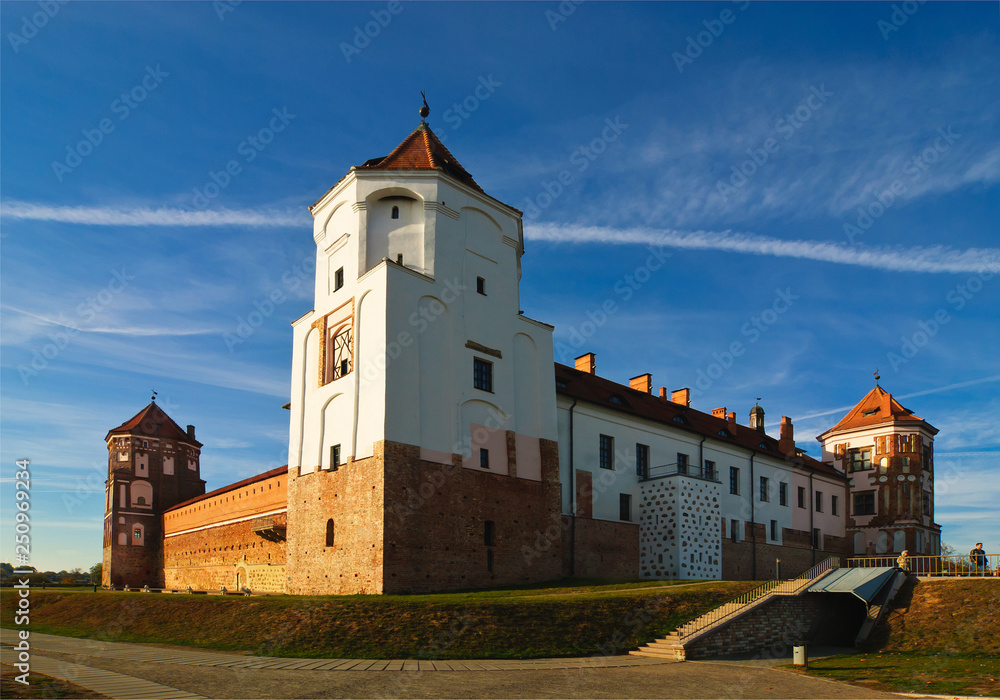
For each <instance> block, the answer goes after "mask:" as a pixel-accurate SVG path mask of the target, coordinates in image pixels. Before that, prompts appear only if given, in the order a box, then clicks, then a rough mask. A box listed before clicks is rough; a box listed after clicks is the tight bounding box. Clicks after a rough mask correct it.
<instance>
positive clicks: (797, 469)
mask: <svg viewBox="0 0 1000 700" xmlns="http://www.w3.org/2000/svg"><path fill="white" fill-rule="evenodd" d="M422 116H426V115H424V114H422ZM310 211H311V213H312V215H313V220H314V226H313V239H314V240H315V242H316V280H315V305H314V309H313V310H312V311H310V312H308V313H307V314H305V315H304V316H302V317H301V318H299V319H297V320H295V321H293V322H292V326H293V351H292V372H291V385H290V403H289V404H288V405H287V408H289V409H290V422H289V423H290V424H289V440H288V465H287V466H285V467H281V468H279V469H274V470H271V471H268V472H264V473H262V474H258V475H256V476H253V477H251V478H249V479H245V480H243V481H240V482H238V483H234V484H230V485H228V486H224V487H222V488H220V489H216V490H215V491H212V492H210V493H205V481H204V480H203V479H202V478H201V465H200V448H201V443H199V442H198V441H197V440H196V439H195V432H194V427H193V426H187V429H186V430H184V429H182V428H181V427H180V426H179V425H178V424H176V423H175V422H174V421H173V420H172V419H171V418H170V417H169V416H167V415H166V413H164V411H163V410H162V409H161V408H160V407H159V406H158V405H157V404H156V403H155V401H154V402H152V403H150V404H149V405H148V406H146V407H145V408H143V409H142V410H141V411H140V412H139V413H138V414H136V415H135V416H134V417H132V418H131V419H130V420H128V421H126V422H125V423H123V424H122V425H120V426H118V427H117V428H114V429H112V430H111V431H109V432H108V435H107V437H106V442H107V446H108V459H109V462H108V480H107V482H106V483H107V494H106V502H105V520H104V559H103V561H104V566H103V584H104V585H105V586H110V585H115V586H122V585H130V586H143V585H149V586H151V587H155V588H168V589H179V590H184V589H186V587H187V586H191V587H192V588H193V589H201V590H212V589H215V590H217V589H219V587H220V586H226V587H227V588H230V589H232V588H237V589H241V588H249V589H251V590H253V591H261V592H285V593H291V594H333V593H336V594H346V593H410V592H426V591H441V590H458V589H468V588H480V587H487V586H506V585H514V584H525V583H532V582H539V581H547V580H554V579H559V578H561V577H564V576H588V577H589V576H594V577H607V578H629V579H639V578H650V579H675V578H684V579H719V578H726V579H747V578H753V579H759V578H771V577H772V575H773V572H774V571H775V566H776V563H775V561H776V560H778V559H780V560H781V567H782V568H781V572H780V573H781V575H782V576H791V575H795V574H797V573H799V572H801V571H803V570H805V569H806V568H808V567H809V566H811V565H812V564H814V563H816V562H818V561H819V560H821V559H822V558H824V557H826V556H829V555H831V554H837V555H842V554H851V553H855V554H862V555H863V554H866V553H888V552H899V551H901V550H902V549H908V550H909V551H910V553H911V554H916V553H926V554H933V553H937V552H938V551H939V547H940V527H939V526H938V525H936V524H935V523H934V521H933V492H934V489H933V439H934V435H935V433H936V432H937V431H936V430H935V429H934V428H933V427H932V426H930V425H929V424H928V423H927V422H925V421H924V420H922V419H920V418H918V417H916V416H914V415H913V414H912V413H911V412H909V411H908V410H907V409H905V408H903V407H902V406H901V405H900V404H899V403H898V402H897V401H896V400H894V399H893V398H892V397H891V395H889V394H888V393H887V392H885V391H884V390H883V389H882V388H881V387H879V386H877V385H876V387H875V389H873V390H872V391H871V392H870V393H869V394H868V395H867V396H865V397H864V398H863V399H862V400H861V401H860V402H859V403H858V405H857V406H856V407H855V408H854V409H852V410H851V411H850V412H849V413H848V414H847V415H846V416H845V417H844V419H843V420H841V421H840V422H839V423H838V424H837V425H835V426H834V427H833V428H831V429H830V430H828V431H827V432H825V433H823V434H822V435H820V436H819V438H818V439H819V441H820V442H821V443H822V461H820V460H816V459H813V458H811V457H809V456H808V455H806V454H805V453H804V451H803V450H801V449H798V448H797V447H796V446H795V439H794V429H793V425H792V422H791V420H790V419H788V418H787V417H783V418H782V419H781V427H780V437H779V438H778V439H775V438H773V437H771V436H769V435H767V434H766V433H765V432H764V410H763V408H762V407H761V406H759V405H756V406H754V407H753V409H752V410H751V411H750V415H749V424H748V425H744V424H739V423H738V422H737V419H736V413H735V412H733V411H728V410H727V409H726V408H725V407H722V408H716V409H714V410H712V411H711V412H709V413H705V412H702V411H698V410H696V409H694V408H693V407H692V406H691V405H690V404H691V402H690V391H689V390H687V389H680V390H676V391H673V392H670V393H669V395H668V392H667V390H666V389H664V388H660V389H659V391H658V392H657V393H654V391H653V382H652V377H651V375H649V374H640V375H638V376H636V377H634V378H632V379H631V380H630V381H629V383H628V385H627V386H626V385H623V384H619V383H616V382H613V381H611V380H608V379H605V378H602V377H600V376H599V375H598V374H597V371H596V357H595V356H594V355H593V354H591V353H587V354H584V355H581V356H580V357H579V358H577V360H576V362H575V366H573V367H569V366H566V365H562V364H558V363H555V362H554V358H553V342H552V330H553V328H552V326H549V325H546V324H545V323H542V322H540V321H536V320H533V319H531V318H528V317H527V316H525V315H524V314H523V312H522V311H521V310H520V302H519V280H520V276H521V265H520V261H521V255H522V254H523V252H524V241H523V233H522V222H521V212H519V211H518V210H517V209H514V208H513V207H510V206H508V205H506V204H504V203H503V202H500V201H498V200H496V199H494V198H493V197H491V196H490V195H488V194H487V193H486V192H484V191H483V189H482V188H481V187H480V186H479V185H478V183H476V181H475V180H474V179H473V177H472V176H471V175H470V174H469V173H468V172H467V171H466V170H465V169H464V168H463V167H462V166H461V165H460V164H459V163H458V161H457V160H456V159H455V157H454V156H453V155H452V154H451V153H450V152H449V151H448V149H446V148H445V147H444V145H443V144H442V143H441V141H440V140H439V139H438V138H437V137H436V136H435V134H434V133H433V131H432V130H431V129H430V127H429V126H428V125H427V124H426V123H425V122H423V121H421V123H420V126H419V127H418V128H417V129H416V130H415V131H413V133H411V134H410V135H409V136H408V137H407V138H406V139H405V140H404V141H403V142H402V143H400V144H399V145H398V146H397V147H396V148H395V149H394V150H393V151H392V152H391V153H390V154H389V155H387V156H384V157H381V158H374V159H372V160H369V161H367V162H365V163H364V164H362V165H359V166H355V167H352V168H351V169H350V171H349V172H348V173H347V174H346V175H345V176H344V177H343V178H342V179H341V180H340V181H339V182H338V183H337V184H335V185H334V186H333V187H332V188H331V189H330V190H329V191H328V192H326V194H324V195H323V196H322V197H321V198H320V199H319V201H317V202H316V203H315V204H314V205H313V206H312V207H310Z"/></svg>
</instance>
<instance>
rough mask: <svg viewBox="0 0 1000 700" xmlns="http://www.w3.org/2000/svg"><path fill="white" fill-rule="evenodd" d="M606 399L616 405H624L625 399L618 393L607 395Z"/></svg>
mask: <svg viewBox="0 0 1000 700" xmlns="http://www.w3.org/2000/svg"><path fill="white" fill-rule="evenodd" d="M608 401H610V402H611V403H613V404H615V405H616V406H624V405H625V399H623V398H622V397H621V396H620V395H618V394H612V395H611V396H609V397H608Z"/></svg>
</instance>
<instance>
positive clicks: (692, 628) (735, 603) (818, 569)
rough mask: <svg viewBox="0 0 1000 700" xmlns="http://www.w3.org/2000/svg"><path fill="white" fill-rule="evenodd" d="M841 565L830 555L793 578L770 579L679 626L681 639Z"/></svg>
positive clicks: (791, 591) (788, 592)
mask: <svg viewBox="0 0 1000 700" xmlns="http://www.w3.org/2000/svg"><path fill="white" fill-rule="evenodd" d="M839 566H840V557H828V558H827V559H824V560H823V561H821V562H820V563H819V564H817V565H816V566H814V567H812V568H811V569H809V570H808V571H804V572H802V573H801V574H799V575H798V576H796V577H795V578H793V579H789V580H787V581H782V580H776V581H768V582H767V583H765V584H762V585H760V586H757V587H756V588H753V589H751V590H749V591H747V592H746V593H744V594H743V595H741V596H737V597H736V598H733V599H732V600H730V601H728V602H726V603H723V604H722V605H720V606H719V607H717V608H715V609H714V610H710V611H708V612H707V613H705V614H704V615H702V616H701V617H697V618H695V619H694V620H691V621H690V622H687V623H685V624H683V625H681V626H680V627H678V628H677V634H678V636H679V637H680V639H681V640H684V639H687V638H689V637H692V636H694V635H695V634H697V633H699V632H701V631H702V630H705V629H707V628H709V627H712V626H713V625H715V624H717V623H719V622H722V621H723V620H726V619H727V618H730V617H733V616H734V615H737V614H739V613H741V612H743V611H744V610H746V609H747V608H748V607H749V606H750V605H752V604H754V603H757V602H758V601H760V600H763V599H764V598H766V597H767V596H770V595H774V594H778V593H781V594H784V595H795V594H796V593H798V592H799V591H801V590H802V589H803V588H805V587H806V586H807V585H809V584H810V583H812V581H813V580H814V579H815V578H816V577H817V576H819V575H820V574H824V573H826V572H827V571H831V570H833V569H836V568H837V567H839Z"/></svg>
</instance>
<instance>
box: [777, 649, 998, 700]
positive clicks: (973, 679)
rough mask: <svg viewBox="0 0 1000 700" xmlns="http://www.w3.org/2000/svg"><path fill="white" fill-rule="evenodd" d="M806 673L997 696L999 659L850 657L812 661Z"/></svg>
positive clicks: (902, 689)
mask: <svg viewBox="0 0 1000 700" xmlns="http://www.w3.org/2000/svg"><path fill="white" fill-rule="evenodd" d="M786 668H792V667H791V666H788V667H786ZM808 673H810V674H813V675H817V676H822V677H823V678H830V679H833V680H838V681H847V682H850V683H857V684H859V685H865V686H867V687H870V688H877V689H880V690H888V691H891V692H896V693H908V692H916V693H931V694H934V695H990V696H996V695H1000V659H998V658H997V657H996V656H994V655H991V654H984V655H980V656H969V655H953V654H947V653H938V654H920V653H912V652H871V653H866V654H850V655H844V656H831V657H828V658H825V659H812V660H810V661H809V671H808Z"/></svg>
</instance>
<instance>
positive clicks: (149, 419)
mask: <svg viewBox="0 0 1000 700" xmlns="http://www.w3.org/2000/svg"><path fill="white" fill-rule="evenodd" d="M120 433H127V434H129V435H143V436H145V437H157V438H165V439H169V440H177V441H179V442H186V443H188V444H189V445H195V446H197V447H201V443H200V442H198V441H197V440H195V439H194V438H191V437H188V434H187V432H185V431H184V429H182V428H181V427H180V426H179V425H177V423H175V422H174V421H173V419H172V418H171V417H170V416H168V415H167V414H166V413H165V412H164V411H163V409H162V408H160V407H159V406H157V405H156V402H152V403H150V404H149V405H148V406H146V407H145V408H144V409H142V410H141V411H139V412H138V413H136V414H135V415H134V416H132V417H131V418H129V419H128V420H127V421H125V422H124V423H122V424H121V425H119V426H118V427H117V428H112V429H111V430H109V431H108V434H107V435H106V436H105V438H104V439H105V440H107V439H108V438H109V437H111V436H112V435H118V434H120Z"/></svg>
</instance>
